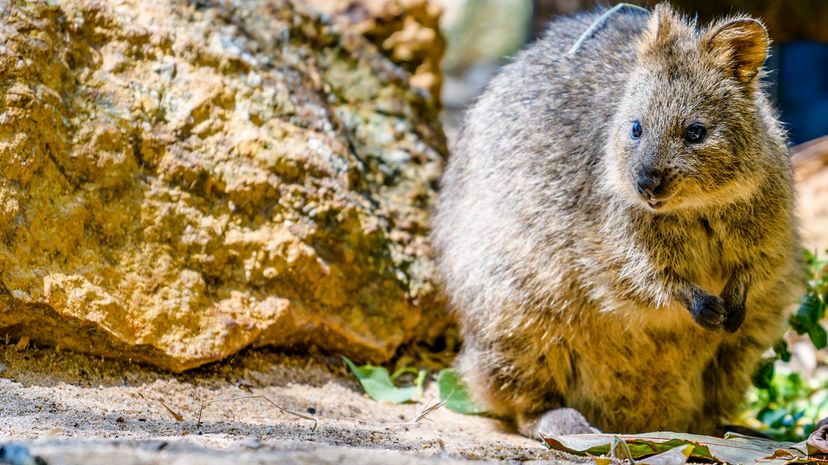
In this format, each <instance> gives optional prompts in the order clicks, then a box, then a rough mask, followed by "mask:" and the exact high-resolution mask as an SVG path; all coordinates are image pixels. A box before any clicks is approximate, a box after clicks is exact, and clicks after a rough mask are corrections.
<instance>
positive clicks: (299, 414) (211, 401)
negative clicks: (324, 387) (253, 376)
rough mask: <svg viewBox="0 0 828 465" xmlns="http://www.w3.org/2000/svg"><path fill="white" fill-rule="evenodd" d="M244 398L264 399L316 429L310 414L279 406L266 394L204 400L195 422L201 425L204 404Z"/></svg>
mask: <svg viewBox="0 0 828 465" xmlns="http://www.w3.org/2000/svg"><path fill="white" fill-rule="evenodd" d="M245 399H262V400H265V401H267V402H268V403H270V405H272V406H274V407H276V408H277V409H278V410H279V411H280V412H282V413H286V414H288V415H293V416H295V417H299V418H302V419H304V420H309V421H312V422H313V427H312V428H311V432H314V431H316V426H317V424H318V423H319V421H318V420H317V419H316V418H315V417H312V416H310V415H305V414H303V413H298V412H294V411H292V410H288V409H286V408H283V407H281V406H279V404H277V403H276V402H273V401H272V400H270V399H269V398H268V397H267V396H263V395H255V396H241V397H229V398H227V399H213V400H207V401H204V402H202V403H201V407H199V409H198V420H197V421H196V424H198V425H199V426H200V425H201V414H202V413H203V412H204V406H205V405H207V404H214V403H217V402H231V401H235V400H245Z"/></svg>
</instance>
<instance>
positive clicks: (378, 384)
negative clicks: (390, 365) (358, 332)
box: [342, 357, 426, 404]
mask: <svg viewBox="0 0 828 465" xmlns="http://www.w3.org/2000/svg"><path fill="white" fill-rule="evenodd" d="M342 360H344V361H345V364H346V365H348V368H349V369H350V370H351V373H353V374H354V376H356V378H357V379H358V380H359V383H360V384H361V385H362V389H364V390H365V393H366V394H368V397H370V398H372V399H374V400H378V401H385V402H393V403H395V404H400V403H403V402H412V401H416V400H418V399H420V398H421V397H422V396H423V383H424V382H425V377H426V371H425V370H417V369H414V368H401V369H399V370H397V371H395V372H394V374H388V370H387V369H386V368H385V367H380V366H374V365H363V366H357V365H356V364H354V362H352V361H351V360H349V359H348V358H347V357H342ZM405 374H414V375H415V378H414V383H413V385H410V386H397V385H396V384H395V382H396V381H397V380H398V379H399V378H400V377H401V376H402V375H405Z"/></svg>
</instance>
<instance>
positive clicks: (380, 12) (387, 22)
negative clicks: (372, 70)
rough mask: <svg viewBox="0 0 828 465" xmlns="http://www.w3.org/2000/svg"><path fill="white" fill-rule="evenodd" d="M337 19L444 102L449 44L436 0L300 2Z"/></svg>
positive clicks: (433, 99)
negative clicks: (442, 92)
mask: <svg viewBox="0 0 828 465" xmlns="http://www.w3.org/2000/svg"><path fill="white" fill-rule="evenodd" d="M297 1H298V2H299V3H302V4H303V5H306V6H309V7H311V8H315V9H318V10H320V11H323V12H325V13H327V14H330V15H332V16H333V18H334V20H335V21H337V22H338V23H339V24H341V25H343V26H345V27H347V28H349V29H353V30H354V31H356V32H359V33H361V34H362V35H364V36H365V37H367V38H368V39H369V40H370V41H371V42H373V43H374V44H375V45H376V46H377V47H379V49H380V50H381V51H382V52H383V54H385V55H386V56H388V57H389V58H391V60H393V61H394V62H395V63H397V64H399V65H400V66H402V67H403V68H404V69H405V70H406V71H408V72H409V73H410V75H411V77H410V78H409V82H410V83H411V85H413V86H415V87H418V88H421V89H424V90H427V91H428V92H429V94H430V96H431V99H432V101H433V102H434V103H435V104H439V102H440V88H441V85H442V75H441V73H440V61H441V60H442V58H443V53H444V52H445V50H446V41H445V39H444V38H443V34H442V33H441V32H440V13H441V12H442V9H441V8H440V6H439V5H438V4H437V3H435V2H434V0H297Z"/></svg>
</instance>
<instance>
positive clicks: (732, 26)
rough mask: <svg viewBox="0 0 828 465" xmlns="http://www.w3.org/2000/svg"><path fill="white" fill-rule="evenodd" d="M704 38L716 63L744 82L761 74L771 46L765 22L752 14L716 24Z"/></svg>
mask: <svg viewBox="0 0 828 465" xmlns="http://www.w3.org/2000/svg"><path fill="white" fill-rule="evenodd" d="M702 40H703V41H704V47H706V48H707V50H708V52H710V56H711V57H712V59H713V62H714V63H715V64H716V66H719V67H720V68H722V69H724V70H726V71H727V72H729V73H731V74H732V75H733V77H734V78H736V79H737V80H738V81H739V82H741V83H743V84H748V83H750V82H752V81H753V80H754V78H755V77H756V76H757V75H758V74H759V69H760V68H761V67H762V64H763V63H765V59H766V58H767V57H768V47H769V46H770V39H769V38H768V31H767V30H766V29H765V26H764V25H763V24H762V23H761V22H759V21H757V20H755V19H751V18H737V19H731V20H728V21H725V22H722V23H720V24H717V25H714V26H713V27H711V28H710V29H709V30H708V31H707V33H705V35H704V38H703V39H702Z"/></svg>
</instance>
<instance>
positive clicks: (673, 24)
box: [638, 3, 687, 54]
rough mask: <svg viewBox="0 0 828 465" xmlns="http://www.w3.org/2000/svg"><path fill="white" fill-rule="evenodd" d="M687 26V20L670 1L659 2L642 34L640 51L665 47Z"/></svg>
mask: <svg viewBox="0 0 828 465" xmlns="http://www.w3.org/2000/svg"><path fill="white" fill-rule="evenodd" d="M686 28H687V25H686V24H685V22H684V21H683V20H682V19H681V17H680V16H679V15H678V13H676V11H675V10H673V7H671V6H670V4H669V3H659V4H658V5H656V7H655V9H654V10H653V12H652V14H651V15H650V21H649V22H648V23H647V29H646V30H645V31H644V33H643V34H642V35H641V40H640V43H639V45H638V49H639V52H640V53H641V54H646V53H647V52H651V51H658V50H662V49H664V48H665V47H667V46H669V45H670V44H672V43H673V42H674V41H675V39H676V38H677V37H678V36H679V34H680V33H681V32H682V31H683V29H686Z"/></svg>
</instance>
